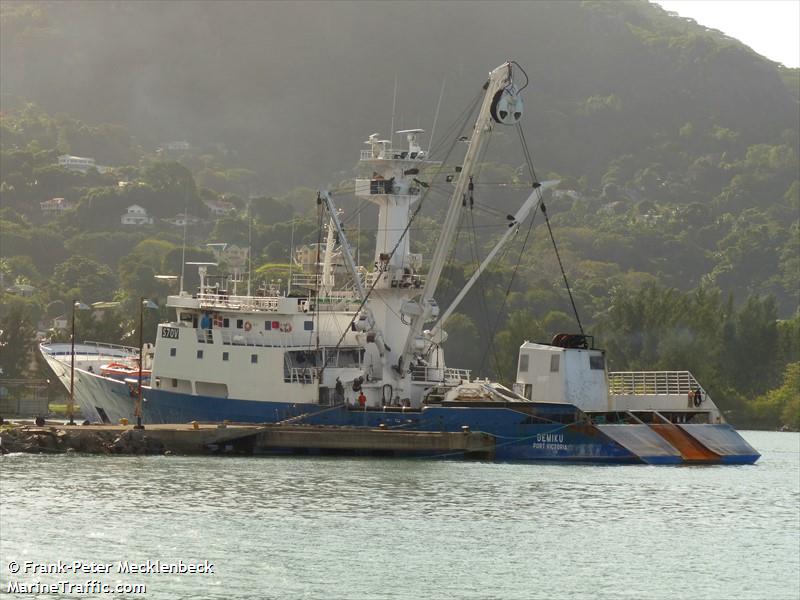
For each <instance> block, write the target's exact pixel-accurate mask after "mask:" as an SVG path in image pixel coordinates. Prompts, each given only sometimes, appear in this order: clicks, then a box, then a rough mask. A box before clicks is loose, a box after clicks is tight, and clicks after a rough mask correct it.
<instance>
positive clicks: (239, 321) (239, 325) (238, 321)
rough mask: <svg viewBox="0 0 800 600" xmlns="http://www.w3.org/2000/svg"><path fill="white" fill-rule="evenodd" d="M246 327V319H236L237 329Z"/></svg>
mask: <svg viewBox="0 0 800 600" xmlns="http://www.w3.org/2000/svg"><path fill="white" fill-rule="evenodd" d="M242 327H244V319H236V329H241V328H242Z"/></svg>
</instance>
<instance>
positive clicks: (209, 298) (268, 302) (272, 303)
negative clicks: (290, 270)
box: [197, 294, 280, 312]
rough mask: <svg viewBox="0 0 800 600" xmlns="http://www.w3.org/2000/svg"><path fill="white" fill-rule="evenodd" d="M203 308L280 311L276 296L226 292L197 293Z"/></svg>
mask: <svg viewBox="0 0 800 600" xmlns="http://www.w3.org/2000/svg"><path fill="white" fill-rule="evenodd" d="M197 299H198V300H200V306H201V307H202V308H235V309H240V310H260V311H266V312H278V300H279V299H280V298H278V297H276V296H270V297H263V298H262V297H259V296H228V295H224V294H197Z"/></svg>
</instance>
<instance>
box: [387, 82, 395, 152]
mask: <svg viewBox="0 0 800 600" xmlns="http://www.w3.org/2000/svg"><path fill="white" fill-rule="evenodd" d="M395 108H397V75H396V74H395V76H394V95H393V97H392V125H391V127H389V146H390V147H392V146H394V115H395V112H394V111H395Z"/></svg>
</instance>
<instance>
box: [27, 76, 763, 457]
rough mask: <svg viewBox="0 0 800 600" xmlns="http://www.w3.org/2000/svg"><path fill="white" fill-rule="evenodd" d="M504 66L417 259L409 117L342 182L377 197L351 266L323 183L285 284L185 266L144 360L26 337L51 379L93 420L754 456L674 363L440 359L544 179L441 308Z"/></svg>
mask: <svg viewBox="0 0 800 600" xmlns="http://www.w3.org/2000/svg"><path fill="white" fill-rule="evenodd" d="M518 74H524V71H522V70H521V68H520V67H519V65H517V63H515V62H513V61H512V62H509V63H505V64H503V65H501V66H499V67H497V68H496V69H494V70H493V71H491V73H490V74H489V77H488V79H487V80H486V82H485V84H484V86H483V93H482V99H481V101H480V104H479V105H477V104H476V107H477V106H479V108H478V110H477V116H475V117H474V121H472V127H471V131H470V135H468V136H463V137H462V138H461V139H459V140H458V142H463V143H465V144H466V151H465V154H464V157H463V161H462V163H461V165H460V166H458V167H456V168H455V169H454V170H453V173H452V174H448V175H447V176H446V181H447V182H448V183H450V184H451V185H452V192H451V193H450V199H449V203H448V206H447V211H446V214H445V217H444V220H443V222H442V226H441V231H440V233H439V236H438V243H437V245H436V247H435V249H434V250H433V254H432V256H431V258H430V261H429V262H428V264H427V268H425V269H423V264H424V261H423V257H422V255H420V254H416V253H412V252H411V242H410V226H411V223H412V222H413V220H414V218H415V217H416V216H417V214H418V213H419V209H420V206H421V204H422V203H423V202H424V200H425V198H426V196H427V193H428V191H429V189H430V187H431V181H433V180H434V179H436V178H437V177H439V178H440V177H441V176H442V174H443V172H444V165H443V163H439V162H437V161H433V160H431V159H430V157H429V150H428V149H426V148H425V147H423V145H422V143H421V136H422V135H423V134H424V131H423V130H421V129H408V130H401V131H398V132H395V133H396V134H399V135H401V136H403V137H405V143H404V144H403V146H402V147H400V148H395V147H394V143H393V141H392V139H381V138H380V135H379V134H372V135H370V136H369V138H368V140H367V141H366V145H367V148H366V149H364V150H362V151H361V154H360V160H359V163H358V164H359V171H360V174H359V176H358V177H357V178H356V179H355V183H354V193H355V196H356V198H358V199H361V200H362V201H364V202H371V203H373V204H375V205H376V206H377V209H378V225H377V232H376V240H375V250H374V255H373V256H372V257H371V258H372V260H371V261H370V263H369V264H368V265H367V266H364V265H358V264H356V260H355V256H354V253H353V251H352V248H351V246H350V244H349V242H348V239H347V235H346V231H345V227H344V225H343V223H342V220H341V218H340V217H341V215H340V212H339V210H338V209H337V206H336V205H335V201H334V198H333V195H332V194H331V193H329V192H327V191H320V192H319V195H318V198H317V202H318V204H319V206H320V209H324V210H325V212H326V215H327V219H328V226H327V236H326V241H325V243H324V244H319V245H318V246H317V247H316V248H312V249H311V251H310V252H306V254H305V255H306V257H309V256H310V257H311V258H310V259H308V258H307V262H309V263H310V264H307V265H306V269H304V270H303V271H302V272H300V273H296V274H295V276H294V277H293V278H292V279H291V280H290V281H289V282H288V283H287V286H286V288H285V289H279V288H277V287H268V288H264V289H261V290H259V291H257V292H256V293H246V294H242V295H240V294H237V288H236V286H235V284H231V282H230V280H225V279H224V278H218V277H215V276H213V277H212V276H211V275H209V267H211V266H212V265H210V264H197V265H196V266H197V268H198V275H199V281H200V285H199V287H198V288H197V289H196V290H195V291H192V292H189V291H186V290H183V289H181V290H180V291H179V293H177V294H175V295H172V296H169V297H168V299H167V306H168V307H169V308H170V309H172V310H174V318H173V319H172V320H170V321H168V322H164V323H161V324H159V325H158V331H157V335H156V343H155V346H154V348H148V349H147V350H146V351H145V352H143V353H142V358H141V363H142V364H140V363H139V360H140V359H139V352H138V349H133V348H123V347H109V346H99V345H92V344H76V345H75V355H74V365H75V368H74V369H73V368H72V366H71V365H72V362H71V361H72V360H73V356H72V354H71V349H70V345H69V344H48V343H45V344H42V345H41V351H42V354H43V356H44V357H45V359H46V360H47V362H48V364H50V366H51V367H52V369H53V371H54V372H55V373H56V375H57V376H58V377H59V378H60V379H61V381H62V382H64V383H65V385H67V386H69V378H70V377H71V376H72V377H74V381H75V383H74V386H75V399H76V402H77V403H78V404H79V405H80V406H81V409H82V410H83V411H84V414H85V416H87V418H88V419H89V420H91V421H100V422H117V421H118V420H120V419H128V420H129V421H135V420H137V419H138V420H142V421H143V422H144V424H145V426H146V425H147V423H186V422H190V421H198V422H225V421H227V422H238V423H281V424H291V425H292V426H301V425H308V426H318V427H349V428H352V427H358V428H375V429H387V428H388V429H395V430H407V431H423V432H433V431H440V432H454V431H455V432H457V431H471V432H483V433H485V434H487V435H489V436H492V437H493V439H494V452H493V456H494V458H495V459H496V460H504V461H568V462H592V463H646V464H686V463H693V464H702V463H715V464H743V463H753V462H755V461H756V460H757V459H758V458H759V454H758V452H757V451H756V450H755V449H753V448H752V447H751V446H750V445H749V444H748V443H747V442H746V441H745V440H744V439H743V438H742V437H741V436H740V435H739V434H738V433H737V432H736V431H735V430H734V429H733V428H732V427H731V426H730V425H728V424H727V423H725V420H724V417H723V415H722V413H721V412H720V411H719V409H718V408H717V406H716V405H715V404H714V402H713V400H712V399H711V397H710V396H709V394H708V392H707V391H706V390H705V389H704V388H703V387H702V386H701V385H700V384H699V382H697V381H696V380H695V379H694V377H692V375H691V374H690V373H688V372H679V371H678V372H658V373H608V372H607V369H606V361H605V353H604V351H602V350H601V349H597V348H595V347H594V342H593V338H591V336H587V335H584V334H583V333H580V334H562V335H558V336H556V337H555V338H554V339H553V340H551V341H550V342H549V343H533V342H526V343H525V344H523V345H522V347H521V348H520V353H519V358H518V365H517V377H516V382H515V383H514V385H513V386H512V387H511V388H509V387H506V386H504V385H502V384H500V383H498V382H494V381H490V380H488V379H480V378H476V377H474V376H473V374H472V373H471V372H470V371H469V370H466V369H459V368H453V367H450V366H448V365H446V363H445V358H444V350H443V344H444V342H445V340H446V339H447V334H446V330H445V327H446V324H447V319H448V318H449V317H450V316H451V315H452V314H453V312H454V311H455V310H456V308H457V307H458V305H459V303H460V302H461V301H462V300H463V298H464V297H465V295H466V294H467V293H468V291H469V290H470V288H471V287H472V286H473V285H474V283H475V281H477V279H478V278H479V277H480V275H481V273H482V272H483V270H484V269H485V268H486V266H487V265H488V264H489V263H490V262H491V260H493V259H494V257H495V256H496V255H497V253H498V252H499V251H500V250H501V249H502V248H503V246H504V245H505V244H507V243H508V242H509V241H510V240H511V239H513V237H514V235H515V234H516V233H517V232H518V231H519V229H520V227H521V225H522V224H523V223H524V222H526V221H527V219H529V218H531V216H532V214H534V213H535V212H536V211H537V210H540V209H543V196H542V193H543V191H544V190H545V189H547V187H549V186H552V185H554V184H555V183H557V182H539V181H532V182H531V186H530V188H531V190H530V193H529V195H528V196H527V198H525V199H524V200H523V202H521V204H520V206H519V209H518V210H517V211H516V213H515V214H513V215H510V214H509V215H507V217H505V220H506V223H507V228H506V231H505V233H504V235H503V236H501V238H500V240H499V241H498V242H497V243H496V245H495V246H494V248H493V249H492V250H491V251H490V252H489V253H488V254H487V256H486V258H485V259H484V261H483V262H482V263H481V264H480V265H479V266H478V267H477V269H476V271H475V273H474V275H473V276H472V277H471V278H470V280H469V281H468V282H467V284H466V285H465V286H464V288H463V289H462V290H461V291H460V292H459V293H458V294H457V296H456V297H455V299H454V300H453V301H452V303H451V304H450V305H449V306H448V307H447V308H446V309H444V310H440V307H439V305H438V303H437V302H436V299H435V293H436V290H437V288H438V286H439V283H440V279H441V275H442V271H443V268H444V266H445V264H446V261H447V258H448V255H449V253H450V251H451V248H452V245H453V243H454V240H455V237H456V232H457V229H458V224H459V221H460V218H461V215H462V213H463V212H464V211H467V210H470V209H471V207H472V195H473V189H474V183H473V176H474V174H475V172H476V168H477V165H478V162H479V158H480V157H481V156H482V152H483V151H484V150H485V148H486V144H487V141H488V139H489V137H490V136H491V133H492V132H493V131H494V130H495V129H497V128H500V127H506V126H507V127H518V124H519V122H520V119H521V118H522V113H523V101H522V97H521V94H520V91H521V89H524V87H525V86H527V80H526V81H525V83H524V85H522V86H520V85H519V84H518V81H517V80H516V79H515V78H516V77H517V75H518ZM526 79H527V78H526ZM454 143H455V142H454ZM531 172H533V170H532V169H531ZM181 287H183V286H181ZM248 287H249V286H248ZM112 363H113V366H109V365H112ZM125 365H128V367H129V368H125ZM140 372H141V373H144V372H146V373H147V374H148V375H149V379H148V378H146V377H144V376H142V377H139V376H138V374H139V373H140ZM127 375H132V376H130V377H128V376H127ZM140 390H141V395H142V396H143V402H141V403H137V400H138V398H139V393H140ZM311 450H313V449H311Z"/></svg>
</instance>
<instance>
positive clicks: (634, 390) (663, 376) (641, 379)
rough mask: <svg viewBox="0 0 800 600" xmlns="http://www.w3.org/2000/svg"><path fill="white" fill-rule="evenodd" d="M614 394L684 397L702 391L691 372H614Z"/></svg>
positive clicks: (610, 379)
mask: <svg viewBox="0 0 800 600" xmlns="http://www.w3.org/2000/svg"><path fill="white" fill-rule="evenodd" d="M608 384H609V392H610V393H612V394H644V395H682V394H688V393H689V392H691V391H693V390H696V389H702V387H701V386H700V384H699V383H698V382H697V380H696V379H695V378H694V375H692V374H691V373H690V372H689V371H612V372H610V373H609V374H608Z"/></svg>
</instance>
